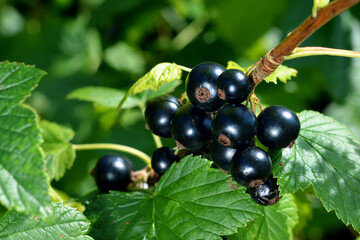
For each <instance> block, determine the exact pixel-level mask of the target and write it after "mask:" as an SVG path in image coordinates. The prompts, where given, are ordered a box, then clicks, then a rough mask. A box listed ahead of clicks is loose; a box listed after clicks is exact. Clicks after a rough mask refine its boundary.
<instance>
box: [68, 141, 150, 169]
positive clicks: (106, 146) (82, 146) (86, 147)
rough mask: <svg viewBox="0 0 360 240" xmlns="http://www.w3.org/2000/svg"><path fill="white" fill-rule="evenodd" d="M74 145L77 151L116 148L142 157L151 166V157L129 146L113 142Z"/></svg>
mask: <svg viewBox="0 0 360 240" xmlns="http://www.w3.org/2000/svg"><path fill="white" fill-rule="evenodd" d="M72 147H73V149H74V150H76V151H80V150H96V149H109V150H116V151H120V152H125V153H129V154H131V155H134V156H135V157H138V158H140V159H141V160H143V161H144V163H145V164H146V165H147V166H149V167H151V158H150V157H149V156H148V155H147V154H145V153H144V152H142V151H139V150H137V149H135V148H132V147H129V146H125V145H120V144H113V143H89V144H73V145H72Z"/></svg>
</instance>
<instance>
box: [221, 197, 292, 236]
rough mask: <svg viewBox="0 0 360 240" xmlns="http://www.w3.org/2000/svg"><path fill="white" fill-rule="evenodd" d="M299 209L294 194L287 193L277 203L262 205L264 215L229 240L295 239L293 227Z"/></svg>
mask: <svg viewBox="0 0 360 240" xmlns="http://www.w3.org/2000/svg"><path fill="white" fill-rule="evenodd" d="M297 212H298V209H297V207H296V204H295V199H294V197H293V196H292V195H290V194H287V195H285V196H284V197H283V198H282V199H281V200H280V201H279V202H278V203H277V204H275V205H272V206H268V207H262V213H263V216H261V217H259V218H257V219H255V221H254V222H251V223H249V224H248V225H247V226H246V227H245V228H242V229H240V230H239V233H237V234H235V235H232V236H230V237H228V240H235V239H243V240H247V239H248V240H252V239H264V240H267V239H269V240H278V239H293V232H292V231H293V228H294V227H295V225H296V224H297V223H298V220H299V216H298V213H297Z"/></svg>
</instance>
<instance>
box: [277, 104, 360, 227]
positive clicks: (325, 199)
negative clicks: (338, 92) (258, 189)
mask: <svg viewBox="0 0 360 240" xmlns="http://www.w3.org/2000/svg"><path fill="white" fill-rule="evenodd" d="M299 119H300V122H301V130H300V135H299V137H298V138H297V140H296V141H295V145H294V146H293V147H292V148H291V149H290V148H286V149H284V150H283V151H274V152H271V156H272V159H273V161H274V164H273V173H274V176H275V177H277V178H278V184H279V189H280V192H281V193H282V194H286V193H290V192H295V191H297V190H299V189H302V190H304V189H306V188H307V187H309V186H310V185H313V187H314V190H315V193H316V195H317V196H318V198H319V199H320V200H321V201H322V203H323V205H324V207H325V208H326V210H327V211H331V210H335V213H336V215H337V216H338V217H339V218H340V219H341V220H342V221H343V222H344V223H345V224H346V225H348V224H352V225H353V227H354V228H355V229H356V230H357V231H360V219H359V216H360V184H359V182H360V148H359V140H357V139H356V138H355V137H354V136H353V134H352V133H351V132H350V131H349V130H348V128H347V127H346V126H344V125H342V124H340V123H338V122H336V121H335V120H334V119H332V118H330V117H327V116H324V115H322V114H320V113H318V112H314V111H303V112H301V113H300V114H299Z"/></svg>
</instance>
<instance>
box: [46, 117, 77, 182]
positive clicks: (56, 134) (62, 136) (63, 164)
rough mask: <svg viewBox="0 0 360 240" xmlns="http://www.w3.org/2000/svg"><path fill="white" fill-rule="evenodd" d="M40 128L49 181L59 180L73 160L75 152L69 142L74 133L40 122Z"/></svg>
mask: <svg viewBox="0 0 360 240" xmlns="http://www.w3.org/2000/svg"><path fill="white" fill-rule="evenodd" d="M40 127H41V130H42V136H43V139H44V142H43V143H42V144H41V147H42V149H43V150H44V152H45V154H46V159H47V160H48V161H46V165H47V173H48V175H49V177H50V179H51V180H52V179H55V180H59V179H60V178H61V177H62V176H64V174H65V172H66V170H67V169H69V168H70V167H71V166H72V164H73V163H74V160H75V150H74V149H73V148H72V144H71V143H70V141H71V140H72V139H73V137H74V135H75V133H74V131H73V130H71V129H70V128H67V127H63V126H60V125H58V124H56V123H51V122H48V121H41V122H40Z"/></svg>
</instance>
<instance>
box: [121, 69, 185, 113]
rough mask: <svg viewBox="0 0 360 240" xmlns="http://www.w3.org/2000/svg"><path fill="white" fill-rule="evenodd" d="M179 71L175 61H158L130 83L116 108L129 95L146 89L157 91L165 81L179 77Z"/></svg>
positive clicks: (122, 103)
mask: <svg viewBox="0 0 360 240" xmlns="http://www.w3.org/2000/svg"><path fill="white" fill-rule="evenodd" d="M181 72H182V71H181V68H180V67H179V66H178V65H177V64H175V63H167V62H164V63H159V64H158V65H156V66H155V67H153V68H152V69H151V70H150V71H149V72H148V73H146V74H145V75H144V76H143V77H141V78H140V79H139V80H138V81H137V82H136V83H134V85H132V87H131V88H130V89H129V91H128V92H127V94H126V95H125V96H124V97H123V98H122V100H121V101H120V103H119V105H118V107H117V109H118V110H120V109H121V108H122V106H123V105H124V103H125V101H126V100H127V98H128V97H129V96H130V95H134V94H137V93H140V92H143V91H145V90H147V89H151V90H153V91H157V90H158V89H159V88H160V87H161V86H162V85H164V84H165V83H167V82H172V81H174V80H176V79H180V78H181Z"/></svg>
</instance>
